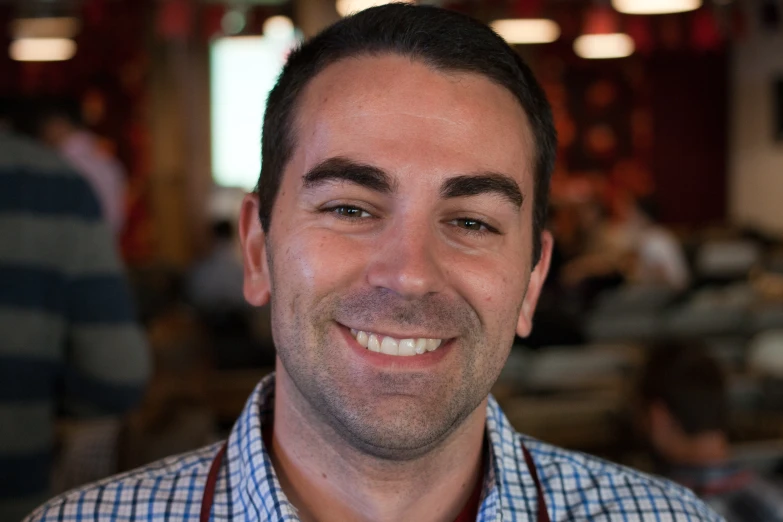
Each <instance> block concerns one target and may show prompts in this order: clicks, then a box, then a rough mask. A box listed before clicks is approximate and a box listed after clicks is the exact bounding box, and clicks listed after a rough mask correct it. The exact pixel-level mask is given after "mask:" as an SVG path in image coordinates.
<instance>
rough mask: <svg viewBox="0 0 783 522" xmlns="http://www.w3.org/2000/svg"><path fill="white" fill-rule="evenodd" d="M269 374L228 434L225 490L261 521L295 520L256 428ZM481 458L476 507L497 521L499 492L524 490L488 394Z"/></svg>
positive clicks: (265, 417)
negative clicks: (230, 467)
mask: <svg viewBox="0 0 783 522" xmlns="http://www.w3.org/2000/svg"><path fill="white" fill-rule="evenodd" d="M274 398H275V376H274V374H270V375H268V376H266V377H265V378H264V379H262V380H261V382H259V383H258V385H257V386H256V388H255V390H254V391H253V393H252V394H251V395H250V398H249V399H248V401H247V403H246V404H245V408H244V410H243V411H242V414H241V415H240V416H239V419H238V420H237V422H236V424H235V425H234V428H233V429H232V431H231V435H230V436H229V444H228V447H229V450H228V451H229V453H228V458H229V460H231V461H233V462H238V463H239V469H238V471H237V472H232V473H231V476H229V488H230V490H231V491H236V492H237V493H238V494H239V501H240V502H242V503H244V504H245V505H244V506H243V507H244V508H245V509H246V510H247V512H248V513H252V514H254V515H255V516H257V517H259V518H260V519H261V520H270V521H278V520H284V519H285V520H296V519H297V518H296V510H295V509H294V506H293V505H292V504H291V503H290V502H289V501H288V499H287V498H285V495H284V494H283V492H282V488H281V487H280V482H279V480H278V478H277V474H276V472H275V470H274V468H273V466H272V460H271V457H270V454H269V452H268V450H267V448H266V447H265V446H264V441H263V436H262V432H263V429H264V428H265V427H267V425H268V424H269V423H270V422H272V421H273V418H274ZM486 418H487V420H486V440H487V442H488V444H487V449H488V451H487V461H486V462H485V466H484V470H485V471H484V486H483V492H482V495H481V498H482V501H481V508H480V513H482V515H483V517H482V518H484V519H489V520H500V519H501V518H500V516H499V514H500V513H501V512H502V511H504V510H503V509H502V505H503V498H504V493H503V492H504V491H517V490H519V489H520V488H521V489H522V490H523V491H524V490H525V487H526V486H528V484H522V483H521V482H520V480H521V479H520V475H521V476H526V475H527V474H525V473H523V474H520V473H514V472H512V471H513V470H510V469H508V466H505V465H504V463H508V462H510V461H514V462H518V455H517V452H518V451H521V449H520V448H519V439H518V436H517V434H516V432H515V431H514V430H513V428H512V427H511V424H510V423H509V421H508V419H507V418H506V416H505V415H504V414H503V412H502V411H501V409H500V406H498V404H497V402H496V401H495V399H494V397H492V396H491V395H490V397H489V400H488V403H487V415H486Z"/></svg>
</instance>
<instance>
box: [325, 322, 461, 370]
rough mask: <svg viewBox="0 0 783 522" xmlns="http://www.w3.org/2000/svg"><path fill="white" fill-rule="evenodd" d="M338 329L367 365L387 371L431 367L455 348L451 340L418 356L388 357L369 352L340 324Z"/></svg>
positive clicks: (383, 354)
mask: <svg viewBox="0 0 783 522" xmlns="http://www.w3.org/2000/svg"><path fill="white" fill-rule="evenodd" d="M338 327H339V328H340V331H341V333H342V334H343V337H345V340H346V342H347V343H348V346H350V347H351V349H352V350H353V352H354V353H355V354H356V355H357V356H358V357H360V358H361V359H362V360H363V361H364V362H366V363H367V364H370V365H372V366H377V367H380V368H385V369H400V370H416V369H423V368H427V367H431V366H434V365H436V364H438V363H439V362H440V361H442V360H443V358H444V357H446V356H447V355H448V354H449V352H451V349H452V347H453V346H454V339H449V340H448V341H445V342H443V343H441V345H440V346H439V347H438V348H437V349H436V350H434V351H431V352H425V353H422V354H416V355H388V354H385V353H380V352H373V351H370V350H368V349H367V348H365V347H364V346H362V345H361V344H359V342H358V341H357V340H356V339H355V338H354V336H353V335H351V330H350V329H349V328H347V327H346V326H344V325H342V324H339V323H338Z"/></svg>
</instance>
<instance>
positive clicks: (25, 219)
mask: <svg viewBox="0 0 783 522" xmlns="http://www.w3.org/2000/svg"><path fill="white" fill-rule="evenodd" d="M16 108H17V105H16V104H15V103H14V102H13V101H12V100H0V121H2V120H5V121H8V120H9V119H10V118H9V116H10V114H11V111H12V110H14V111H15V110H16ZM149 371H150V359H149V353H148V349H147V343H146V341H145V337H144V335H143V333H142V331H141V330H140V329H139V327H138V325H137V324H136V322H135V321H134V313H133V305H132V302H131V296H130V294H129V289H128V286H127V284H126V281H125V277H124V274H123V271H122V268H121V265H120V261H119V258H118V254H117V252H116V246H115V241H114V240H113V238H112V234H111V232H110V231H109V228H108V227H107V225H106V223H105V221H104V220H103V218H102V216H101V211H100V206H99V203H98V201H97V199H96V197H95V195H94V194H93V191H92V189H91V188H90V185H89V184H88V183H87V182H86V181H85V180H84V179H83V178H82V177H81V176H79V175H78V174H76V173H75V172H74V171H73V169H72V168H71V167H70V166H69V165H68V164H67V163H66V162H65V161H64V160H63V159H62V158H61V157H60V156H59V155H58V154H56V153H55V152H54V151H51V150H49V149H47V148H45V147H43V146H41V145H39V144H37V143H35V142H33V141H30V140H28V139H26V138H22V137H20V136H18V135H15V134H14V133H13V132H12V131H11V127H10V125H0V521H3V522H5V521H9V522H11V521H15V520H20V519H21V518H22V517H23V516H24V515H26V514H27V513H29V512H30V510H32V509H33V508H34V507H35V506H36V505H38V504H40V502H41V501H42V500H43V499H45V498H46V497H48V496H50V495H51V493H52V485H51V483H50V477H51V475H52V471H53V464H54V461H55V455H54V448H55V444H56V436H55V425H56V422H57V417H58V415H60V414H64V415H70V416H73V417H76V418H106V417H107V416H110V417H112V418H116V416H118V415H121V414H123V413H125V412H127V411H128V410H129V409H130V408H131V407H133V406H134V405H135V404H136V403H137V402H138V401H139V400H140V398H141V396H142V394H143V391H144V386H145V382H146V380H147V378H148V375H149ZM94 449H95V448H94ZM96 451H98V450H97V449H96ZM84 464H85V465H89V463H84ZM109 469H110V470H111V471H115V470H116V468H111V467H110V468H109ZM91 478H92V479H94V478H95V477H91Z"/></svg>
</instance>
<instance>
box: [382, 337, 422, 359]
mask: <svg viewBox="0 0 783 522" xmlns="http://www.w3.org/2000/svg"><path fill="white" fill-rule="evenodd" d="M387 339H388V338H387ZM399 347H400V352H399V353H400V355H416V341H414V340H413V339H403V340H402V341H400V344H399Z"/></svg>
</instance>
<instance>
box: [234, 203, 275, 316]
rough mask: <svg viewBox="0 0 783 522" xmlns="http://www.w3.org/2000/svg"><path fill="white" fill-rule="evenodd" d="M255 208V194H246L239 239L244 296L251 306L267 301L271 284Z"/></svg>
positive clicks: (264, 237)
mask: <svg viewBox="0 0 783 522" xmlns="http://www.w3.org/2000/svg"><path fill="white" fill-rule="evenodd" d="M258 208H259V202H258V195H257V194H248V195H246V196H245V199H243V200H242V210H241V212H240V214H239V240H240V241H241V243H242V259H243V261H244V267H245V283H244V287H243V289H244V292H245V299H246V300H247V302H248V303H250V304H252V305H255V306H264V305H265V304H267V303H268V302H269V297H270V291H271V283H270V278H269V263H268V262H267V258H266V254H267V253H266V234H265V233H264V230H263V228H262V227H261V220H260V219H259V217H258Z"/></svg>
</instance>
